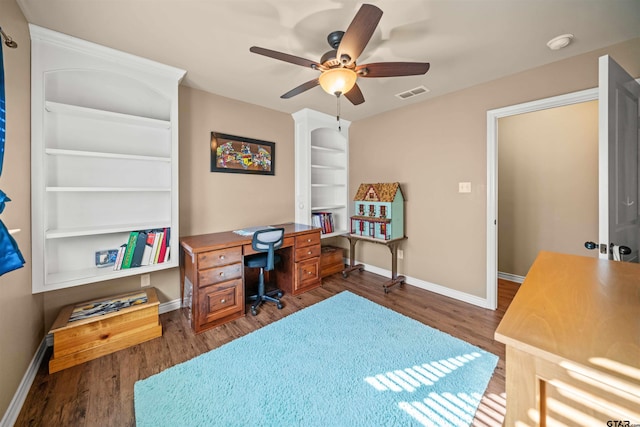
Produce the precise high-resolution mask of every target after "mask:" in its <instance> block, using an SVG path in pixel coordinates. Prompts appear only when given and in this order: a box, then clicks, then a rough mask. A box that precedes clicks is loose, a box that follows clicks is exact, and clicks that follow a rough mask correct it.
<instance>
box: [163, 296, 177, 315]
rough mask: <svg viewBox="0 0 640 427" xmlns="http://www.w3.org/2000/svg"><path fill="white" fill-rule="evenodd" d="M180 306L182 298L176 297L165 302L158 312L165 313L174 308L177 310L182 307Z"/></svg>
mask: <svg viewBox="0 0 640 427" xmlns="http://www.w3.org/2000/svg"><path fill="white" fill-rule="evenodd" d="M180 306H181V304H180V298H177V299H174V300H173V301H167V302H163V303H162V304H160V306H159V307H158V314H164V313H168V312H170V311H173V310H177V309H179V308H180Z"/></svg>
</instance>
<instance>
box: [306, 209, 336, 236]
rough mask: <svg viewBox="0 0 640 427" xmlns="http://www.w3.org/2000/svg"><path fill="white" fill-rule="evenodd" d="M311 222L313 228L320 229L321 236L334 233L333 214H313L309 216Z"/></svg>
mask: <svg viewBox="0 0 640 427" xmlns="http://www.w3.org/2000/svg"><path fill="white" fill-rule="evenodd" d="M311 221H312V222H311V224H312V225H313V226H314V227H319V228H322V234H329V233H333V232H334V231H335V228H334V225H333V214H332V213H331V212H313V213H312V214H311Z"/></svg>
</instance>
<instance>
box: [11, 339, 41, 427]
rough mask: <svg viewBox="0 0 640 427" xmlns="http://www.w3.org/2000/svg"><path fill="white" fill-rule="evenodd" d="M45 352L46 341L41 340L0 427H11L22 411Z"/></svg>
mask: <svg viewBox="0 0 640 427" xmlns="http://www.w3.org/2000/svg"><path fill="white" fill-rule="evenodd" d="M46 350H47V345H46V340H44V339H43V340H42V341H41V342H40V346H38V349H37V350H36V354H34V355H33V358H32V359H31V363H29V366H28V367H27V372H25V373H24V376H23V377H22V381H20V385H19V386H18V390H16V393H15V394H14V395H13V399H11V403H9V407H8V408H7V411H6V412H5V413H4V416H3V417H2V420H1V421H0V427H11V426H13V425H14V424H15V422H16V420H17V419H18V415H20V411H21V410H22V405H24V401H25V400H26V399H27V395H28V394H29V389H31V385H32V384H33V380H34V379H35V378H36V374H37V373H38V369H39V368H40V364H41V363H42V360H43V359H44V354H45V351H46Z"/></svg>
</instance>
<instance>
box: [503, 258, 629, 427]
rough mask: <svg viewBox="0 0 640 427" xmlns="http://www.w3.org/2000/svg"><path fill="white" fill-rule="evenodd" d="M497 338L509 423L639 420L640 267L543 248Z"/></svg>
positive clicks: (576, 423) (584, 423)
mask: <svg viewBox="0 0 640 427" xmlns="http://www.w3.org/2000/svg"><path fill="white" fill-rule="evenodd" d="M495 337H496V340H498V341H500V342H502V343H504V344H506V346H507V348H506V350H507V351H506V354H507V361H506V391H507V413H506V417H505V423H504V425H505V426H551V425H567V426H592V425H593V426H596V425H597V426H612V425H615V426H622V425H634V424H635V423H640V265H638V264H631V263H625V262H615V261H606V260H598V259H595V258H587V257H581V256H575V255H564V254H558V253H551V252H540V254H539V255H538V258H537V259H536V261H535V262H534V264H533V266H532V267H531V270H530V271H529V273H528V274H527V277H526V279H525V281H524V283H523V284H522V285H521V287H520V289H519V290H518V293H517V294H516V296H515V298H514V299H513V301H512V303H511V305H510V306H509V308H508V309H507V312H506V313H505V315H504V317H503V319H502V321H501V322H500V325H499V326H498V328H497V330H496V333H495Z"/></svg>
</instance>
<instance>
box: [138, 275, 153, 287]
mask: <svg viewBox="0 0 640 427" xmlns="http://www.w3.org/2000/svg"><path fill="white" fill-rule="evenodd" d="M140 286H141V287H143V288H146V287H147V286H151V274H148V273H147V274H143V275H141V276H140Z"/></svg>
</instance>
